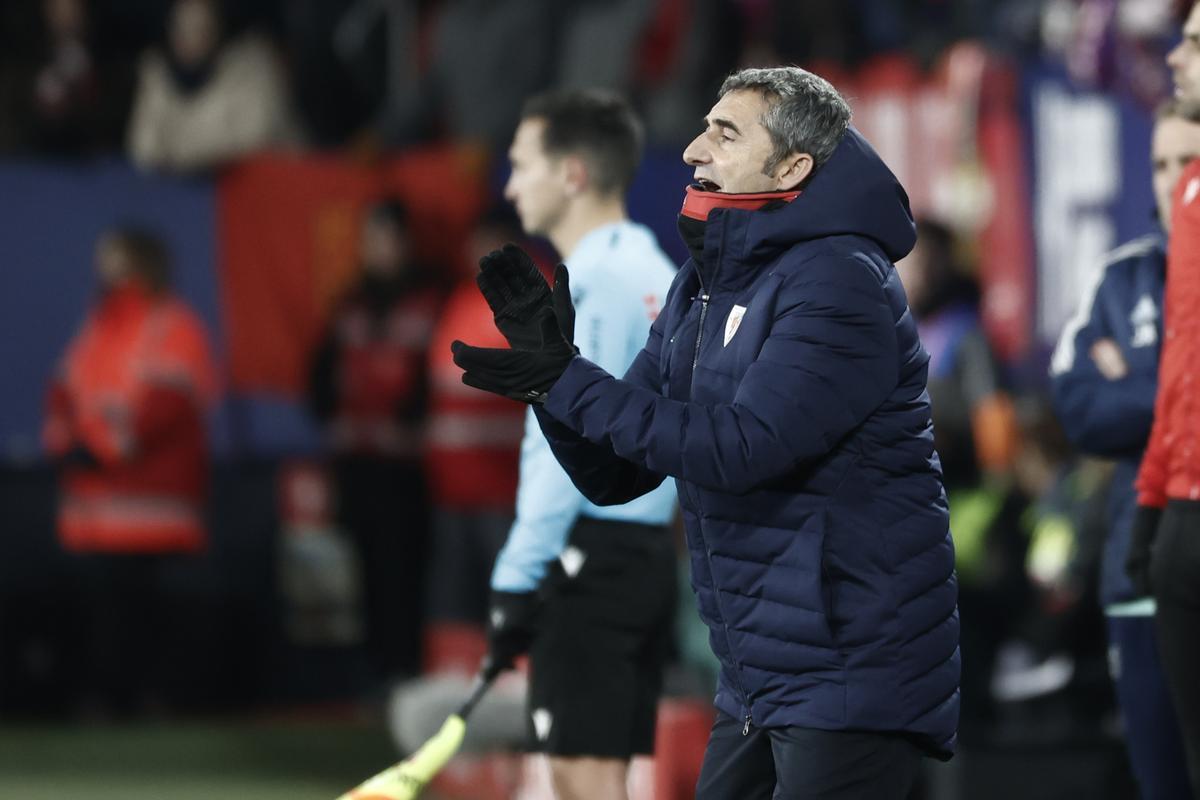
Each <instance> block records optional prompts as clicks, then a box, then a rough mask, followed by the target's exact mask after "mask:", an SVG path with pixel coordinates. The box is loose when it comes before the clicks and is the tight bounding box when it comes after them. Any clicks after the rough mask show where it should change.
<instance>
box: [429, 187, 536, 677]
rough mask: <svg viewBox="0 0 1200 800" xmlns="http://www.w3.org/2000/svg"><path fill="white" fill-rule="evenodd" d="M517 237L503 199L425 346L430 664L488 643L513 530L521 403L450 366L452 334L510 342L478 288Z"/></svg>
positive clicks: (479, 232)
mask: <svg viewBox="0 0 1200 800" xmlns="http://www.w3.org/2000/svg"><path fill="white" fill-rule="evenodd" d="M520 238H521V228H520V220H518V219H517V217H516V215H515V214H514V213H513V212H512V211H511V210H509V209H508V208H507V207H504V206H497V207H496V208H494V209H492V210H490V211H489V212H487V213H486V214H485V215H484V216H483V218H482V219H480V221H479V223H478V224H477V225H476V227H475V230H474V231H473V232H472V235H471V237H470V239H469V240H468V243H467V249H468V258H467V263H469V264H470V265H471V271H470V274H469V275H464V276H463V277H462V279H461V280H460V281H459V283H458V285H457V286H456V287H455V289H454V290H453V291H452V293H451V294H450V297H449V299H448V300H447V301H446V305H445V306H444V307H443V309H442V312H441V314H440V315H439V316H438V321H437V324H436V326H435V327H434V331H433V338H432V341H431V342H430V346H429V374H430V395H429V424H428V431H427V435H426V449H425V468H426V474H427V476H428V479H429V489H430V499H431V500H432V502H433V526H432V528H433V537H432V541H431V543H430V561H429V575H428V581H427V584H426V585H427V587H428V589H427V593H426V595H427V610H428V614H429V623H430V624H429V627H428V629H427V630H426V634H425V667H426V668H427V669H428V670H432V671H443V670H450V671H460V672H473V671H474V670H475V669H476V668H477V667H478V665H479V660H480V659H481V658H482V657H483V654H484V651H485V650H486V649H487V643H486V641H485V638H484V625H485V623H486V621H487V611H488V585H489V579H490V576H491V573H492V565H493V564H494V563H495V561H496V554H497V553H499V552H500V548H501V547H502V546H503V545H504V541H505V540H506V539H507V538H508V531H509V529H510V528H511V527H512V522H513V514H514V503H515V500H516V495H517V473H518V469H517V466H518V459H519V451H520V447H521V437H522V435H523V433H524V431H525V406H524V405H523V404H521V403H518V402H516V401H514V400H509V399H508V398H506V397H497V396H496V395H494V394H492V393H490V392H484V391H481V390H479V389H475V388H472V387H470V386H466V385H464V384H463V382H462V370H460V369H459V368H458V367H457V366H456V365H455V363H454V359H453V357H452V354H451V352H450V343H451V342H453V341H454V340H455V339H467V338H470V340H471V341H475V340H478V341H481V342H483V341H486V342H488V343H489V346H492V347H505V346H507V343H506V342H505V340H504V337H503V336H501V335H500V333H499V332H498V331H497V330H496V326H495V324H494V323H493V322H492V310H491V309H490V308H489V307H488V304H487V301H486V300H485V299H484V298H483V295H481V294H480V293H479V287H478V286H476V285H475V271H476V269H477V268H476V266H475V265H476V264H478V263H479V259H480V258H482V257H483V256H485V255H487V254H488V253H489V252H491V251H492V250H495V249H497V248H498V247H500V246H501V245H503V244H504V243H505V242H511V241H517V240H519V239H520Z"/></svg>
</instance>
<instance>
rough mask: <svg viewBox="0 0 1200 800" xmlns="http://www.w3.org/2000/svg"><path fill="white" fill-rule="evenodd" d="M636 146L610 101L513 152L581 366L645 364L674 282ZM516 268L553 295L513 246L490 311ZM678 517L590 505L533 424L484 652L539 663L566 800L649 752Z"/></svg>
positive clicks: (535, 695) (525, 221)
mask: <svg viewBox="0 0 1200 800" xmlns="http://www.w3.org/2000/svg"><path fill="white" fill-rule="evenodd" d="M641 138H642V137H641V130H640V125H639V123H638V121H637V119H636V117H635V116H634V114H633V112H632V110H631V109H630V108H629V106H628V105H627V104H626V103H625V102H624V101H623V100H621V99H619V98H617V97H616V96H614V95H610V94H607V93H601V92H598V91H569V92H561V93H554V94H547V95H542V96H539V97H535V98H533V99H531V100H530V101H529V102H528V103H527V104H526V106H525V108H524V110H523V113H522V118H521V122H520V124H519V126H518V128H517V131H516V135H515V137H514V140H513V144H512V147H511V149H510V151H509V159H510V161H511V164H512V174H511V177H510V178H509V181H508V184H507V186H506V187H505V192H504V193H505V197H506V198H507V199H508V200H509V201H511V202H512V203H513V204H514V205H515V207H516V210H517V214H518V216H519V217H520V218H521V225H522V227H523V228H524V229H525V231H526V232H527V233H529V234H532V235H540V236H545V237H546V238H548V239H549V240H550V242H551V243H552V244H553V245H554V247H555V248H556V249H557V251H558V252H559V253H560V254H561V255H562V256H563V257H564V258H565V259H566V262H567V264H569V265H570V269H571V274H572V275H573V276H574V278H575V281H574V296H573V300H574V306H575V309H576V315H577V319H578V327H579V331H580V335H579V337H578V345H579V349H580V352H581V353H582V354H583V355H584V357H586V358H587V359H588V360H589V361H591V362H592V363H595V364H597V365H599V366H600V367H601V368H603V369H606V370H610V371H613V372H624V371H625V369H627V368H628V367H629V365H630V363H631V362H632V361H633V359H634V356H636V355H637V353H638V351H639V350H640V349H641V346H642V342H643V341H644V340H645V337H646V330H647V329H648V328H649V327H650V324H651V323H652V322H653V321H654V318H655V317H656V316H657V315H658V311H659V309H660V308H661V306H662V303H663V301H664V299H665V298H666V294H667V290H668V289H669V288H670V285H671V280H672V278H673V277H674V276H675V267H674V265H672V264H671V262H670V261H669V260H668V259H667V257H666V256H665V255H664V254H663V252H662V250H660V249H659V247H658V244H657V242H656V241H655V239H654V235H653V234H652V233H651V232H650V230H649V229H647V228H646V227H644V226H642V225H637V224H634V223H633V222H630V220H629V219H628V217H627V215H626V212H625V193H626V191H627V190H628V188H629V183H630V181H631V180H632V179H633V174H634V172H635V171H636V169H637V165H638V161H639V159H640V151H641ZM508 267H515V268H517V269H519V270H522V271H523V274H525V275H527V276H529V277H535V278H536V279H537V280H538V281H541V285H542V286H543V287H545V281H544V280H543V279H542V278H541V276H540V274H539V273H538V272H537V269H536V267H535V266H534V265H533V262H532V261H530V260H529V258H528V257H527V256H526V255H525V254H524V253H523V252H522V251H521V250H519V249H518V248H516V247H515V246H511V245H510V246H508V247H506V248H505V249H504V250H502V251H498V252H497V253H494V254H492V255H491V256H489V257H487V258H485V259H484V260H483V262H482V264H481V271H480V273H479V276H478V282H479V285H480V288H481V289H483V291H484V294H485V295H486V296H487V297H488V299H489V302H490V303H492V305H493V306H495V305H496V304H497V303H503V302H504V298H509V297H511V296H512V291H513V287H512V285H511V282H510V281H508V280H507V278H506V277H505V269H506V268H508ZM517 344H518V345H520V344H523V343H517ZM524 344H526V346H528V345H529V344H534V343H532V342H530V343H524ZM675 507H676V503H675V490H674V487H672V486H661V487H659V488H658V489H656V490H654V491H652V492H649V493H647V494H645V495H643V496H641V497H639V498H637V499H635V500H632V502H629V503H626V504H624V505H616V506H607V507H600V506H597V505H594V504H593V503H590V502H588V501H587V500H585V499H584V497H583V495H581V494H580V493H579V491H578V490H577V489H576V488H575V487H574V486H573V485H572V483H571V479H570V478H568V477H567V474H566V473H565V472H564V471H563V468H562V467H561V466H559V464H558V462H557V461H556V460H555V458H554V454H553V453H552V452H551V451H550V447H549V445H548V443H547V442H546V438H545V436H544V435H543V434H542V432H541V429H540V428H539V426H538V424H537V421H536V420H535V419H534V417H533V414H532V412H531V413H530V414H529V417H528V421H527V423H526V431H525V438H524V440H523V441H522V443H521V468H520V482H519V485H518V489H517V516H516V522H515V524H514V525H513V528H512V531H511V532H510V534H509V537H508V540H507V542H506V543H505V545H504V547H503V549H502V550H501V551H500V554H499V556H498V558H497V560H496V566H495V570H494V572H493V574H492V604H491V606H492V607H491V612H490V618H489V628H488V637H489V646H490V657H491V658H492V659H493V662H495V663H497V664H502V665H507V664H510V663H511V662H512V659H513V657H514V656H516V655H519V654H521V653H523V652H525V651H526V650H529V652H530V657H531V668H530V673H531V674H530V689H529V724H530V729H531V734H532V735H531V737H530V739H531V742H532V744H533V747H534V749H535V750H539V751H542V752H545V753H548V754H549V756H550V765H551V776H552V780H553V783H554V788H555V792H556V794H557V795H558V797H559V798H560V799H561V800H569V799H570V798H623V797H625V794H626V790H625V780H626V773H627V771H628V766H629V759H630V757H631V756H633V755H634V754H639V753H644V754H649V753H651V752H653V750H654V728H655V712H656V708H657V704H658V695H659V691H660V688H661V683H662V670H663V663H664V660H665V657H666V654H667V651H668V648H669V644H670V641H671V631H672V625H671V623H672V619H673V610H674V600H675V585H676V582H675V564H676V557H675V548H674V542H673V539H672V537H671V535H670V532H669V530H668V527H667V526H668V524H669V523H670V521H671V519H672V517H673V516H674V514H675Z"/></svg>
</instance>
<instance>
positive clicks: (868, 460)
mask: <svg viewBox="0 0 1200 800" xmlns="http://www.w3.org/2000/svg"><path fill="white" fill-rule="evenodd" d="M849 118H850V109H849V107H848V106H847V104H846V102H845V100H844V99H843V98H842V97H841V95H839V94H838V92H837V91H836V90H835V89H834V88H833V87H832V86H831V85H830V84H829V83H828V82H827V81H825V80H823V79H822V78H820V77H818V76H816V75H813V74H812V73H809V72H806V71H804V70H802V69H799V68H796V67H780V68H774V69H751V70H744V71H742V72H738V73H736V74H734V75H732V76H731V77H729V78H728V79H726V81H725V83H724V84H723V86H722V88H721V92H720V97H719V99H718V101H717V103H716V105H715V106H713V108H712V110H711V111H710V112H709V114H708V115H707V116H706V117H705V120H704V130H703V131H702V132H701V133H700V135H699V136H697V137H696V139H695V140H694V141H693V142H692V143H691V144H690V145H688V147H687V149H686V150H685V151H684V160H685V161H686V162H687V163H688V164H689V165H690V166H691V167H692V168H693V170H694V177H695V180H696V183H697V185H694V186H692V187H691V188H689V189H688V192H687V195H686V199H685V201H684V206H683V212H682V215H681V217H680V223H681V224H680V229H681V233H682V235H683V238H684V240H685V241H686V242H687V244H688V247H689V249H690V251H691V255H692V257H691V259H689V261H688V262H687V263H686V264H685V265H684V267H683V269H682V270H681V271H680V272H679V274H678V275H677V276H676V278H675V280H674V282H673V284H672V286H671V290H670V292H669V293H668V295H667V300H666V303H665V305H664V306H663V310H662V313H660V314H659V316H658V318H657V320H656V321H655V323H654V325H653V326H652V328H651V329H650V332H649V337H648V339H647V340H646V342H645V346H644V347H643V348H642V351H641V352H640V353H639V354H638V356H637V358H636V359H635V360H634V362H633V365H632V366H631V367H630V368H629V370H628V371H626V372H625V375H624V378H617V377H614V375H613V374H612V373H611V372H610V371H608V370H606V369H604V368H603V367H601V366H600V365H597V364H595V363H594V362H592V361H590V360H589V359H588V358H586V357H585V356H583V355H581V354H580V353H579V352H577V350H576V346H575V344H573V337H574V338H585V337H586V333H587V332H586V327H584V326H581V325H579V323H578V322H577V321H576V320H575V319H574V315H573V313H572V307H571V298H570V297H569V295H568V291H567V289H568V283H567V281H568V274H567V271H566V270H565V269H562V268H560V269H559V270H558V271H557V272H556V275H555V284H554V289H553V290H551V289H550V288H549V287H548V286H546V285H545V283H544V282H542V281H541V279H540V276H531V277H529V279H528V280H526V281H524V283H523V284H522V287H521V288H520V290H515V291H513V293H512V298H511V300H509V301H507V302H504V303H495V304H493V311H495V312H496V314H495V319H496V323H497V327H498V328H499V329H500V330H501V331H502V332H504V333H505V335H506V336H507V337H508V339H509V341H510V343H511V344H512V345H513V349H511V350H499V349H496V350H484V349H480V348H474V347H470V346H468V345H465V344H463V343H462V342H456V343H454V345H453V346H452V349H453V351H454V353H455V361H456V363H458V365H459V366H460V367H462V368H463V369H464V370H465V374H464V376H463V380H464V381H465V382H466V383H468V384H470V385H473V386H477V387H479V388H482V389H487V390H490V391H494V392H497V393H500V394H504V395H507V396H509V397H514V398H518V399H523V400H525V401H527V402H530V403H532V404H533V405H534V410H535V413H536V415H537V419H538V422H539V423H540V424H541V426H542V430H543V431H544V432H545V433H546V434H547V436H548V438H549V440H550V443H551V447H552V449H553V451H554V454H555V456H556V457H557V458H558V460H559V462H560V463H561V464H563V466H564V467H566V470H567V473H568V474H569V475H570V476H571V478H572V480H573V481H574V482H575V485H576V486H577V487H579V488H580V490H582V492H583V494H584V495H585V496H586V497H587V498H588V499H589V500H591V501H592V502H594V503H597V504H600V505H606V504H616V503H624V502H628V501H629V500H631V499H633V498H636V497H640V496H643V495H644V494H645V493H646V492H648V491H650V490H651V489H653V488H655V487H657V486H659V484H661V483H662V481H663V480H664V478H665V477H666V476H668V475H670V476H672V477H674V478H675V479H676V486H677V488H678V490H679V496H680V505H681V507H682V509H683V518H684V523H685V527H686V529H687V538H688V546H689V550H690V555H691V568H692V585H693V586H694V588H695V590H696V593H697V599H698V605H699V609H700V614H701V616H702V617H703V619H704V621H705V622H706V623H707V624H708V626H709V629H710V643H711V645H712V648H713V651H714V652H715V653H716V655H717V657H718V658H719V659H720V662H721V675H720V680H719V685H718V688H717V695H716V700H715V702H716V706H717V709H718V711H719V713H718V717H717V721H716V723H715V724H714V727H713V730H712V733H711V735H710V737H709V744H708V749H707V752H706V753H705V759H704V766H703V769H702V771H701V775H700V779H699V785H698V787H697V797H699V798H702V799H703V800H714V799H715V798H721V800H749V799H750V798H763V800H765V799H766V798H771V797H775V798H820V799H822V800H826V799H828V798H872V800H887V799H888V798H894V799H895V800H901V799H902V798H904V797H906V795H907V794H908V791H909V788H910V787H911V785H912V783H913V781H914V779H915V776H916V773H917V770H918V768H919V765H920V759H921V756H922V755H923V754H928V755H933V756H935V757H939V758H949V757H950V755H951V753H952V752H953V750H954V746H955V741H956V730H957V725H958V706H959V672H960V664H959V653H958V633H959V629H958V612H957V608H956V598H957V587H956V583H955V578H954V549H953V544H952V542H951V539H950V534H949V522H948V518H949V514H948V509H947V506H946V495H945V492H944V490H943V487H942V473H941V466H940V463H939V461H938V458H937V455H936V453H935V451H934V447H933V430H932V423H931V422H930V407H929V395H928V392H927V391H926V378H927V372H928V362H929V356H928V354H927V353H926V352H925V350H924V348H923V347H922V346H921V343H920V341H919V339H918V336H917V329H916V325H915V323H914V321H913V318H912V315H911V314H910V313H909V310H908V304H907V301H906V299H905V295H904V290H903V288H902V287H901V284H900V280H899V277H898V276H897V274H896V270H895V268H894V266H893V262H895V261H896V260H897V259H899V258H901V257H902V256H904V255H905V254H906V253H908V252H909V251H910V250H911V249H912V246H913V243H914V240H915V233H914V226H913V220H912V214H911V212H910V210H909V205H908V198H907V196H906V195H905V193H904V190H903V189H902V188H901V186H900V184H899V183H898V182H897V180H896V178H895V176H894V175H893V174H892V173H891V171H890V170H889V169H888V168H887V166H886V165H885V164H884V163H883V162H882V160H880V158H879V157H878V156H877V155H876V154H875V152H874V151H873V150H872V149H871V147H870V145H868V144H867V142H866V141H865V140H864V139H863V138H862V137H861V136H859V134H858V133H857V132H856V131H855V130H853V129H852V128H851V127H850V123H849ZM607 266H608V267H609V268H610V269H611V268H613V267H615V266H616V264H615V263H612V262H610V263H609V264H608V265H607ZM506 274H507V275H508V277H509V278H511V279H512V280H513V281H514V282H520V281H521V276H522V275H528V273H526V272H522V271H520V270H518V269H515V268H510V269H508V270H507V272H506ZM522 342H524V343H522Z"/></svg>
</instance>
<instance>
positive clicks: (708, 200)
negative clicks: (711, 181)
mask: <svg viewBox="0 0 1200 800" xmlns="http://www.w3.org/2000/svg"><path fill="white" fill-rule="evenodd" d="M799 196H800V190H799V189H793V190H791V191H787V192H755V193H752V194H727V193H725V192H706V191H704V190H703V189H699V188H697V187H695V186H688V187H687V191H686V192H685V193H684V195H683V208H682V209H681V210H680V212H679V213H680V214H682V215H683V216H685V217H690V218H691V219H697V220H700V221H701V222H703V221H706V220H707V219H708V214H709V212H710V211H712V210H713V209H714V208H741V209H745V210H746V211H757V210H758V209H760V208H762V207H763V206H765V205H766V204H767V203H770V202H772V201H774V200H782V201H783V202H785V203H790V202H792V201H793V200H795V199H796V198H797V197H799Z"/></svg>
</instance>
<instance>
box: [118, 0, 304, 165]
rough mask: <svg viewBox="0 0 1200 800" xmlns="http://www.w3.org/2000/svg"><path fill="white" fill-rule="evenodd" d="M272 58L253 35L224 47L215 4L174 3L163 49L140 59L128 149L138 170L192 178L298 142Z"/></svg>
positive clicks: (206, 0)
mask: <svg viewBox="0 0 1200 800" xmlns="http://www.w3.org/2000/svg"><path fill="white" fill-rule="evenodd" d="M298 138H299V137H298V131H297V128H296V122H295V120H294V119H293V115H292V112H291V104H290V94H289V89H288V85H287V81H286V77H285V75H284V73H283V70H282V68H281V65H280V62H279V58H278V56H277V54H276V53H275V52H274V51H273V49H272V47H271V45H270V44H269V43H268V42H267V41H265V40H264V39H261V38H259V37H257V36H255V35H252V34H244V35H242V36H239V37H237V38H234V39H232V40H228V41H227V40H226V39H225V36H224V32H223V29H222V18H221V10H220V6H219V3H218V0H176V2H175V4H174V5H173V6H172V8H171V13H170V18H169V21H168V30H167V46H166V48H165V49H162V50H160V49H152V50H150V51H148V52H147V53H145V54H144V55H143V57H142V61H141V64H140V66H139V68H138V85H137V92H136V95H135V100H134V106H133V115H132V118H131V119H130V122H129V131H128V146H129V154H130V156H131V158H132V159H133V160H134V162H135V163H137V164H138V165H139V166H142V167H144V168H148V169H159V170H165V171H169V172H196V171H200V170H204V169H209V168H212V167H217V166H220V165H221V164H223V163H225V162H227V161H230V160H232V159H235V158H237V157H239V156H243V155H246V154H248V153H252V152H254V151H256V150H263V149H267V148H272V147H280V146H285V145H289V144H294V143H295V142H296V141H297V140H298Z"/></svg>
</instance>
